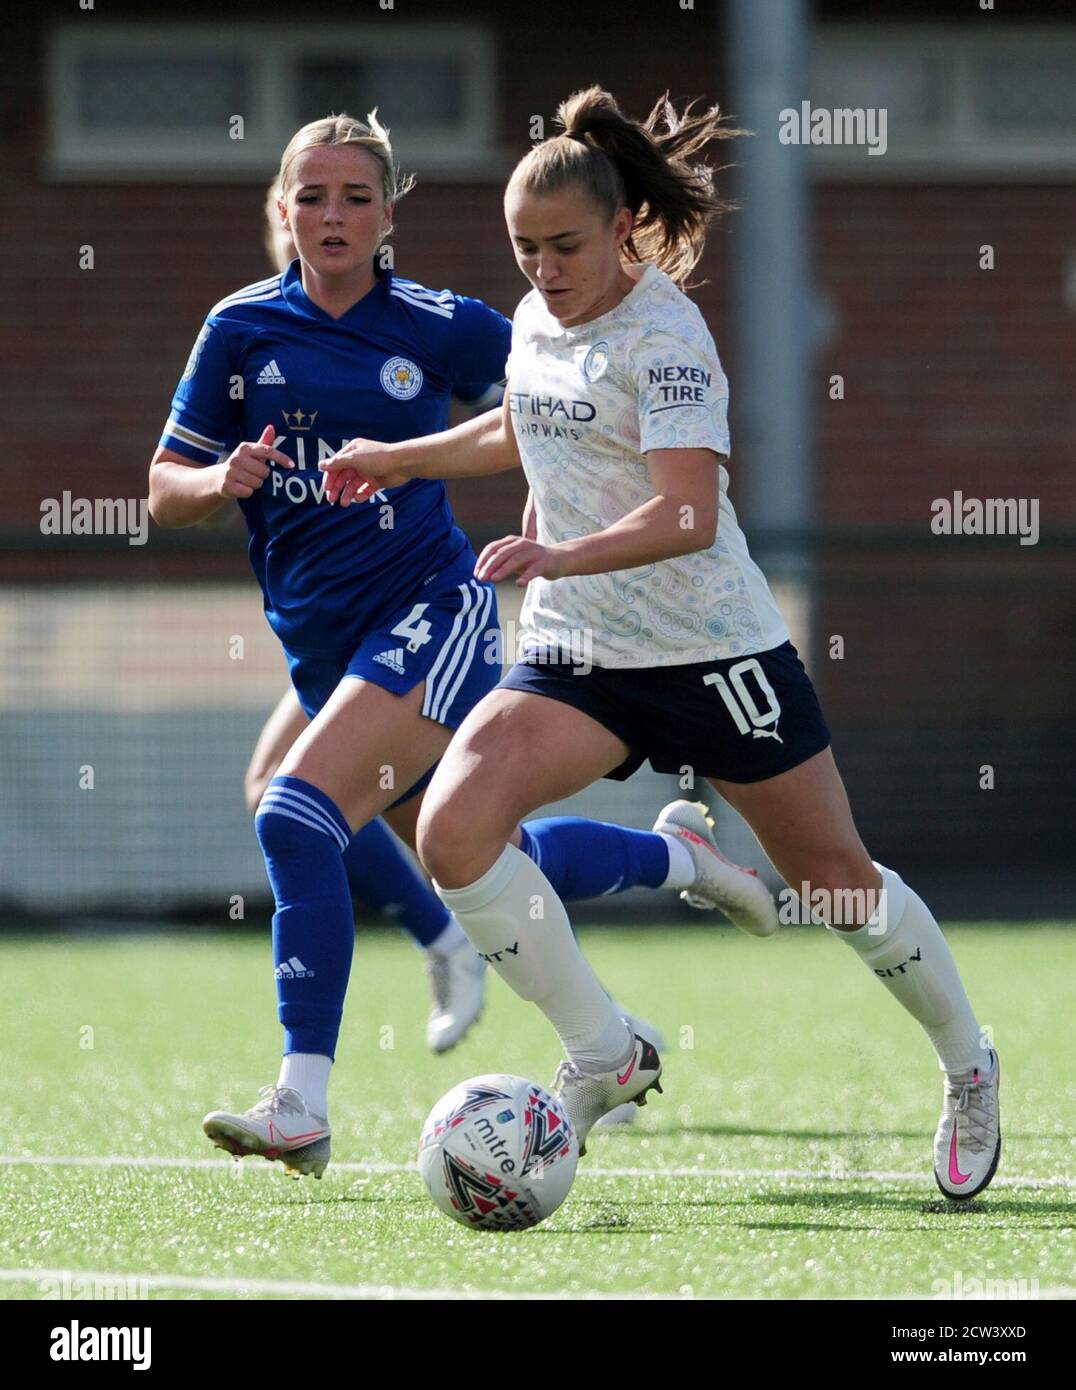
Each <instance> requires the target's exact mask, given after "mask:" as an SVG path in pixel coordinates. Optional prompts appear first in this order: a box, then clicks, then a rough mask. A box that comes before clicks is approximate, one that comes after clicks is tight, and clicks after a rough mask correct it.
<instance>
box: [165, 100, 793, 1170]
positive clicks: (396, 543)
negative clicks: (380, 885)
mask: <svg viewBox="0 0 1076 1390" xmlns="http://www.w3.org/2000/svg"><path fill="white" fill-rule="evenodd" d="M279 182H280V188H281V204H280V208H281V214H282V218H283V219H284V220H285V221H286V224H287V226H288V229H289V230H290V232H291V235H292V237H293V239H294V241H295V245H296V248H297V250H298V252H299V259H298V260H297V261H293V262H292V263H291V264H290V265H289V266H288V268H287V270H286V271H285V272H284V273H283V275H280V276H274V277H272V278H270V279H267V280H264V281H260V282H258V283H257V284H254V285H250V286H247V287H246V288H245V289H242V290H240V291H238V292H237V293H235V294H233V295H231V296H229V297H228V298H227V299H224V300H222V301H221V302H220V303H219V304H218V305H216V307H215V308H214V309H213V310H212V311H211V313H210V314H209V317H208V318H207V320H206V322H205V325H204V326H203V328H202V330H201V332H200V333H199V335H198V338H197V340H196V342H195V345H194V348H193V350H192V352H191V356H190V360H189V361H188V363H187V367H186V370H185V371H184V373H183V378H182V380H181V382H180V384H179V387H178V388H177V391H176V394H175V397H174V400H173V408H172V413H171V415H170V417H169V419H168V422H167V424H166V426H165V430H164V434H163V436H162V439H161V443H160V446H159V447H158V449H157V452H156V454H155V455H154V458H153V461H152V464H151V467H150V510H151V512H152V515H153V516H154V518H155V520H157V521H158V522H159V523H160V524H161V525H164V526H186V525H193V524H195V523H197V522H200V521H202V520H204V519H205V518H207V517H208V516H210V515H211V514H212V513H213V512H215V511H216V510H217V509H218V508H219V507H221V506H222V505H223V504H224V503H225V502H226V501H227V500H230V499H235V500H238V502H239V505H240V507H241V509H242V511H243V514H244V517H245V519H246V522H247V526H248V529H249V532H250V544H249V554H250V559H251V564H252V567H253V569H254V572H255V574H256V576H257V577H258V580H259V582H260V583H261V586H262V590H263V594H264V599H265V612H266V616H267V618H268V620H269V623H270V625H271V627H272V628H273V630H274V632H275V633H276V634H277V636H278V637H279V639H280V641H281V643H282V645H283V647H284V650H285V653H286V655H287V658H288V665H289V671H290V674H291V679H292V683H293V685H294V687H295V690H296V692H297V694H298V696H299V699H300V702H301V703H302V705H303V708H304V710H305V712H306V713H307V715H308V716H309V717H310V719H311V723H310V725H309V727H308V728H307V729H306V730H305V731H304V732H303V733H302V734H301V735H300V736H299V738H298V739H297V741H296V742H295V744H294V745H293V746H292V747H291V748H290V750H289V751H288V753H287V755H286V756H285V758H284V760H283V762H282V763H281V764H280V768H279V770H278V772H277V775H276V776H274V777H273V779H272V781H271V782H270V784H269V786H268V788H267V789H266V791H265V793H264V795H263V797H262V799H261V803H260V805H259V808H258V814H257V817H256V820H255V826H256V830H257V834H258V839H259V842H260V844H261V848H262V852H263V854H264V856H265V862H266V868H267V872H268V875H269V879H270V882H271V884H272V887H273V893H274V897H275V900H276V912H275V914H274V917H273V951H274V961H275V966H276V968H275V972H274V974H275V978H276V980H277V987H278V997H279V1001H280V1009H279V1011H280V1018H281V1022H282V1023H283V1025H284V1029H285V1038H284V1057H283V1061H282V1064H281V1070H280V1074H279V1077H278V1080H277V1083H276V1084H275V1085H273V1086H270V1087H267V1088H265V1091H264V1092H263V1099H262V1101H261V1102H260V1103H259V1104H257V1105H255V1106H253V1107H252V1108H251V1109H250V1110H248V1111H245V1112H241V1113H234V1112H230V1111H214V1112H212V1113H211V1114H209V1115H208V1116H206V1118H205V1120H204V1121H203V1128H204V1129H205V1132H206V1134H207V1135H208V1136H209V1137H210V1138H211V1139H212V1140H213V1142H214V1143H216V1144H218V1145H219V1146H221V1147H225V1148H228V1149H229V1150H230V1151H231V1152H233V1153H236V1154H238V1155H246V1154H251V1153H260V1154H263V1155H264V1156H265V1157H267V1158H271V1159H277V1158H279V1159H281V1160H283V1162H284V1164H285V1166H286V1168H287V1169H288V1170H289V1171H290V1172H292V1173H294V1174H296V1175H298V1174H301V1173H313V1174H315V1176H320V1175H321V1173H322V1172H323V1171H324V1168H325V1165H326V1163H327V1162H328V1157H329V1139H330V1132H331V1131H330V1126H329V1122H328V1118H327V1115H328V1101H327V1091H328V1080H329V1074H330V1069H331V1066H332V1060H333V1056H334V1052H335V1048H336V1042H337V1037H338V1034H339V1027H340V1020H341V1016H342V1010H343V1002H344V996H345V993H346V988H347V979H348V973H349V970H350V962H351V953H352V947H353V940H354V922H353V919H352V909H351V899H350V894H349V891H348V881H347V874H346V871H345V867H344V857H343V856H344V855H345V853H346V852H347V849H348V846H349V844H350V842H351V840H352V837H353V835H354V832H355V830H356V829H357V828H359V827H361V826H363V825H365V824H366V823H367V822H368V821H370V820H371V819H372V818H373V817H375V816H377V815H379V814H382V813H383V814H384V815H385V818H386V819H387V820H388V821H389V823H390V824H391V825H392V827H393V828H394V829H395V830H396V831H397V832H398V833H399V834H401V836H402V837H403V838H404V839H405V840H407V841H409V842H410V843H413V842H414V829H415V823H416V821H417V816H418V810H419V806H420V804H421V793H422V791H423V789H424V788H425V786H426V784H427V783H428V781H429V778H430V776H431V775H432V770H433V768H434V766H435V765H436V763H437V761H438V759H439V758H440V757H441V756H442V754H443V753H444V751H445V749H446V748H447V746H448V744H449V740H450V739H451V737H452V732H453V730H454V729H455V728H456V727H458V725H459V724H460V722H461V721H462V720H463V718H464V717H465V715H466V714H467V712H468V711H469V710H470V709H471V708H472V707H473V706H474V705H475V704H476V703H477V702H478V701H479V700H480V699H481V697H482V696H483V695H484V694H486V693H487V692H488V691H489V690H491V689H492V688H493V686H494V685H495V684H496V682H497V680H498V679H499V677H500V661H499V658H498V660H496V661H491V660H489V659H488V657H489V653H490V652H491V651H497V650H498V648H499V641H498V640H497V639H498V638H499V631H498V627H497V614H496V603H495V598H494V590H493V586H492V584H491V583H490V582H488V581H485V580H480V579H476V578H475V573H474V571H475V564H476V560H475V555H474V552H473V551H472V549H471V547H470V545H469V544H468V542H467V539H466V537H465V536H464V535H463V533H462V532H461V531H460V530H459V529H458V528H457V527H456V526H455V524H454V523H453V520H452V516H451V513H450V511H449V508H448V504H447V500H446V496H445V490H444V486H443V484H442V483H441V482H439V481H427V480H423V479H415V480H406V481H405V482H404V483H402V484H401V485H400V486H398V487H395V486H391V485H387V486H386V488H384V489H380V490H378V491H377V492H375V493H374V494H372V495H371V497H370V498H369V500H368V502H367V503H366V504H365V505H363V506H360V507H356V508H354V509H353V510H347V509H343V508H339V507H333V506H331V505H330V504H329V499H328V498H327V496H326V493H325V479H324V477H323V475H322V474H321V472H320V471H319V469H318V463H319V461H321V460H324V459H325V458H328V457H330V456H331V455H332V454H333V452H334V451H335V450H337V449H339V448H340V447H341V445H342V444H343V443H344V442H345V441H346V440H347V439H348V438H349V437H351V436H353V435H355V434H356V433H357V432H358V431H357V429H356V426H357V425H359V424H361V427H362V432H363V433H365V434H367V435H375V436H378V437H380V438H381V439H384V440H386V441H392V440H402V439H408V438H411V437H412V436H414V435H416V434H426V433H430V432H431V431H439V430H442V429H443V428H444V427H445V425H446V423H447V412H448V401H449V394H450V392H451V390H452V387H453V386H454V385H455V384H457V383H470V382H484V381H496V380H499V379H500V378H501V377H502V376H503V372H504V363H505V359H506V356H507V348H508V342H509V335H508V325H507V323H506V321H505V320H504V319H503V318H502V317H501V315H499V314H497V313H496V312H495V311H494V310H492V309H490V308H488V307H487V306H486V305H485V304H482V303H481V302H480V301H478V300H474V299H467V298H465V297H463V296H460V295H457V294H454V293H453V292H452V291H451V290H440V291H434V290H430V289H427V288H425V287H423V286H421V285H417V284H415V283H414V282H413V281H410V280H403V279H400V278H399V277H396V276H395V275H394V274H393V273H392V272H391V271H390V270H389V269H387V268H385V267H384V266H382V265H379V264H377V263H376V262H377V261H378V260H379V259H380V258H379V257H378V254H377V253H378V248H379V247H380V244H381V242H382V240H383V238H384V237H385V236H386V235H387V234H388V232H389V231H390V230H391V219H392V214H393V211H394V208H395V204H396V202H397V200H398V199H399V198H400V197H401V196H402V195H403V194H404V193H405V192H406V191H407V189H408V187H409V184H408V182H407V181H406V180H403V179H402V178H401V176H400V174H399V171H398V169H397V168H396V165H395V163H394V161H393V157H392V152H391V148H390V146H389V143H388V139H387V132H386V131H385V130H384V129H383V128H382V127H381V126H380V125H379V124H378V122H377V121H376V117H374V116H372V117H371V118H370V121H369V124H362V123H360V122H357V121H355V120H354V119H353V118H351V117H346V116H338V117H328V118H326V119H325V120H322V121H316V122H313V123H312V124H311V125H309V126H305V127H303V129H302V130H300V131H299V132H298V133H297V134H296V135H295V136H294V137H293V139H292V141H291V142H290V144H289V145H288V148H287V149H286V150H285V152H284V155H283V159H282V162H281V168H280V176H279ZM495 414H496V413H494V415H495ZM491 462H493V463H494V464H495V466H496V467H497V468H500V467H502V466H503V465H502V463H501V462H500V456H499V454H498V455H496V456H495V458H493V459H492V460H491ZM477 471H482V469H481V468H479V469H478V470H477ZM663 815H664V813H663ZM685 818H687V819H688V820H690V808H689V809H688V810H687V811H682V813H681V814H679V816H678V815H677V814H675V813H671V814H668V815H664V819H662V818H659V823H660V824H659V828H658V833H652V832H643V831H630V830H622V829H621V828H620V827H616V826H603V825H593V826H590V825H589V823H582V822H580V823H578V824H577V823H575V822H566V823H564V824H557V823H555V824H553V825H552V826H551V827H550V833H549V834H548V835H546V836H545V837H541V838H540V837H536V836H533V835H530V834H525V832H523V831H522V830H521V829H520V828H519V827H514V828H513V829H512V830H511V831H510V838H511V840H512V843H513V845H524V846H525V847H526V849H527V851H528V852H529V853H531V854H534V855H535V857H537V856H538V855H541V857H542V861H543V864H544V865H545V867H546V870H547V872H549V873H551V874H553V876H554V878H555V879H557V880H558V881H559V883H560V885H561V887H562V890H563V891H564V892H565V893H566V894H568V895H571V896H590V895H592V894H593V893H594V892H603V891H612V890H613V889H614V888H621V889H622V888H624V887H627V886H629V885H631V884H643V885H648V886H653V887H658V886H666V887H675V888H680V889H682V890H684V891H687V892H690V893H691V894H692V895H693V896H694V897H696V898H698V899H700V900H704V901H705V902H706V905H708V906H710V905H718V906H722V907H724V908H725V910H726V911H728V912H729V915H731V916H733V919H734V920H736V921H737V924H738V925H741V926H742V927H744V929H745V930H748V931H754V932H755V933H756V934H760V935H761V934H768V933H769V932H770V931H771V930H772V929H773V927H774V926H775V925H776V916H775V912H774V909H773V904H772V901H771V900H770V899H769V896H768V894H766V893H765V890H764V889H762V888H761V885H760V884H759V882H758V880H757V879H756V878H753V877H751V876H750V875H749V874H748V873H746V872H743V871H740V870H737V869H736V868H735V867H734V866H729V865H727V864H726V863H725V861H723V860H722V859H721V858H720V856H719V855H718V854H717V851H716V846H715V845H714V844H713V841H712V838H708V832H706V827H705V824H703V825H702V826H699V827H696V826H694V825H691V826H690V827H688V828H685V827H684V826H683V825H682V824H681V823H680V822H681V821H682V820H684V819H685ZM584 826H587V827H589V828H587V829H586V831H585V833H584V831H583V829H582V828H581V827H584Z"/></svg>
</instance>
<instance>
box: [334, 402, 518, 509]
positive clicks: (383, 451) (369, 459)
mask: <svg viewBox="0 0 1076 1390" xmlns="http://www.w3.org/2000/svg"><path fill="white" fill-rule="evenodd" d="M318 467H319V468H320V469H321V471H322V472H323V473H324V474H325V475H326V479H325V495H326V496H327V497H328V499H329V501H330V502H337V501H338V502H339V503H340V505H341V506H342V507H346V506H348V505H349V503H351V502H362V501H364V500H365V498H367V497H368V496H369V495H370V493H371V492H375V491H376V490H377V489H378V488H381V487H399V486H400V485H401V483H405V482H407V481H408V480H409V479H411V478H474V477H479V476H481V475H483V474H486V473H503V472H505V471H506V470H507V469H509V468H518V467H519V449H518V447H517V446H516V435H515V430H514V429H513V428H512V420H511V416H510V415H509V409H508V395H507V393H506V394H505V397H504V401H503V402H502V405H501V408H500V409H499V410H487V411H486V412H485V414H484V415H476V416H475V418H474V419H473V420H465V421H464V423H463V424H462V425H456V426H455V428H454V429H450V430H443V431H442V432H441V433H440V434H426V435H423V436H422V437H421V438H419V439H405V440H401V441H400V442H399V443H396V444H381V443H379V442H378V441H377V440H374V439H353V440H351V442H350V443H348V444H346V445H345V446H344V447H343V448H342V449H341V450H340V452H339V453H338V454H334V455H333V457H332V458H330V459H326V460H325V461H324V462H323V463H320V464H319V465H318Z"/></svg>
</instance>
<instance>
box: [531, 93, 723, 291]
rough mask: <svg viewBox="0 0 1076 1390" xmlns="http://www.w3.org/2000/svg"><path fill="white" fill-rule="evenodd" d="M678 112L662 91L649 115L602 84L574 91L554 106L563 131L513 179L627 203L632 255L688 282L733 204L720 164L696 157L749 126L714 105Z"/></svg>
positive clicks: (615, 205) (606, 203)
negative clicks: (728, 120) (732, 121)
mask: <svg viewBox="0 0 1076 1390" xmlns="http://www.w3.org/2000/svg"><path fill="white" fill-rule="evenodd" d="M693 105H694V103H693V102H690V103H689V104H688V105H687V106H686V107H685V108H684V111H683V114H682V115H680V114H678V113H677V111H676V110H675V108H674V107H673V105H672V103H671V102H670V101H669V94H668V93H667V92H666V94H665V95H664V96H663V97H660V98H659V99H658V101H657V102H656V103H655V105H654V109H653V110H652V111H651V112H650V115H649V116H648V117H647V118H646V120H645V121H642V122H640V121H633V120H632V119H631V118H630V117H628V116H625V115H624V113H623V112H622V111H621V109H620V107H619V106H618V105H617V103H616V100H615V98H613V97H612V96H611V95H610V94H609V93H608V92H606V91H603V90H602V88H600V87H588V88H586V89H585V90H584V91H579V92H573V93H572V95H571V96H570V97H569V98H568V99H567V101H562V102H561V104H560V106H559V107H558V108H557V113H556V117H555V120H556V122H557V124H558V125H559V126H561V127H562V128H563V131H564V133H563V135H555V136H552V137H551V138H550V139H548V140H543V141H542V143H541V144H540V145H536V146H535V147H534V149H533V150H531V151H530V153H529V154H527V155H525V156H524V158H523V159H521V160H520V162H519V164H517V166H516V168H515V170H514V172H513V174H512V179H511V182H512V183H513V184H515V185H516V186H518V187H522V188H524V189H526V190H527V191H528V192H531V193H539V194H541V193H551V192H553V191H554V190H555V189H558V188H563V187H564V186H565V185H566V184H569V183H582V184H583V185H584V187H585V188H586V190H587V192H588V193H589V194H590V195H591V196H592V197H593V198H594V199H595V201H596V202H598V203H599V204H600V205H601V206H602V207H603V208H605V209H606V211H607V212H608V214H609V217H610V218H612V217H614V216H615V215H616V212H617V210H618V209H619V208H622V207H627V208H630V210H631V212H632V214H633V216H634V218H635V224H634V226H633V228H632V232H631V235H630V236H629V237H628V239H627V241H626V242H625V243H624V247H623V254H624V256H625V259H627V260H631V261H656V262H657V264H658V267H659V269H661V270H663V271H664V272H665V273H666V274H667V275H669V276H670V277H671V278H672V279H673V280H675V281H676V283H677V284H683V283H684V281H685V280H686V279H687V277H688V275H690V273H691V271H692V269H693V268H694V266H695V265H696V264H697V262H698V260H699V257H700V256H701V255H702V251H703V247H704V245H705V243H706V229H707V227H708V226H709V224H710V222H711V221H712V220H713V218H714V217H715V216H717V214H719V213H721V212H727V211H728V210H730V209H731V208H732V207H733V206H734V205H733V204H731V203H727V202H724V201H722V200H721V199H720V198H718V197H717V195H716V193H715V191H714V173H715V170H714V169H713V168H711V167H710V166H709V165H708V164H703V163H695V164H693V163H692V162H691V159H692V156H693V155H695V154H697V153H698V151H699V150H701V149H702V148H703V146H705V145H707V144H709V143H710V141H711V140H730V139H733V138H735V137H736V136H738V135H744V134H746V133H747V132H746V131H742V130H737V129H734V128H732V127H730V126H728V125H726V124H725V121H724V118H723V117H722V116H721V113H720V111H719V109H718V108H717V107H716V106H713V107H710V109H709V110H707V111H703V112H702V113H700V114H699V115H692V114H691V109H692V106H693Z"/></svg>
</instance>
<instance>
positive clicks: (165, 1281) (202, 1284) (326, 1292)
mask: <svg viewBox="0 0 1076 1390" xmlns="http://www.w3.org/2000/svg"><path fill="white" fill-rule="evenodd" d="M45 1280H54V1281H62V1280H67V1281H68V1282H69V1283H76V1282H77V1283H81V1284H88V1283H90V1282H91V1281H94V1282H97V1283H100V1284H107V1285H108V1286H110V1287H112V1288H116V1287H118V1286H120V1285H126V1287H128V1288H129V1287H130V1284H131V1282H133V1281H135V1280H138V1281H140V1283H141V1284H142V1286H143V1287H144V1288H146V1289H154V1290H162V1289H187V1290H191V1291H193V1292H196V1293H220V1294H232V1295H234V1296H237V1297H241V1296H242V1295H244V1294H265V1295H267V1296H271V1297H276V1298H286V1297H288V1296H289V1295H291V1296H294V1297H298V1298H374V1299H430V1300H437V1301H442V1300H445V1299H451V1300H453V1301H459V1300H464V1301H467V1300H473V1299H481V1300H482V1301H483V1302H487V1301H488V1300H490V1299H497V1300H514V1299H521V1298H525V1299H527V1301H528V1302H530V1301H531V1300H532V1299H545V1300H564V1301H571V1302H573V1303H574V1302H578V1301H580V1300H583V1301H594V1300H599V1301H600V1300H604V1299H617V1300H620V1299H625V1298H630V1299H632V1300H633V1301H635V1300H637V1299H639V1298H643V1299H649V1300H655V1299H657V1300H662V1301H664V1300H668V1299H675V1300H677V1301H678V1302H682V1301H686V1300H688V1299H689V1298H690V1297H691V1295H689V1294H673V1293H670V1294H657V1293H655V1294H648V1293H641V1292H640V1291H639V1290H638V1289H637V1288H632V1289H624V1290H623V1291H622V1292H617V1293H596V1292H588V1293H580V1292H577V1291H576V1290H574V1289H573V1290H571V1291H568V1292H565V1293H556V1292H553V1293H551V1292H549V1291H548V1290H545V1291H542V1292H537V1291H535V1290H531V1289H526V1290H518V1291H517V1290H510V1289H474V1290H464V1289H423V1288H418V1287H416V1286H414V1285H406V1284H402V1285H401V1284H323V1283H314V1282H311V1281H307V1280H298V1279H295V1280H293V1279H223V1278H214V1277H213V1276H212V1275H190V1274H105V1273H102V1272H100V1271H96V1272H95V1271H88V1272H82V1271H78V1270H73V1269H0V1284H29V1283H43V1282H44V1281H45ZM128 1281H130V1282H128ZM71 1301H72V1300H68V1301H67V1302H68V1306H70V1302H71ZM113 1306H115V1305H113Z"/></svg>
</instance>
